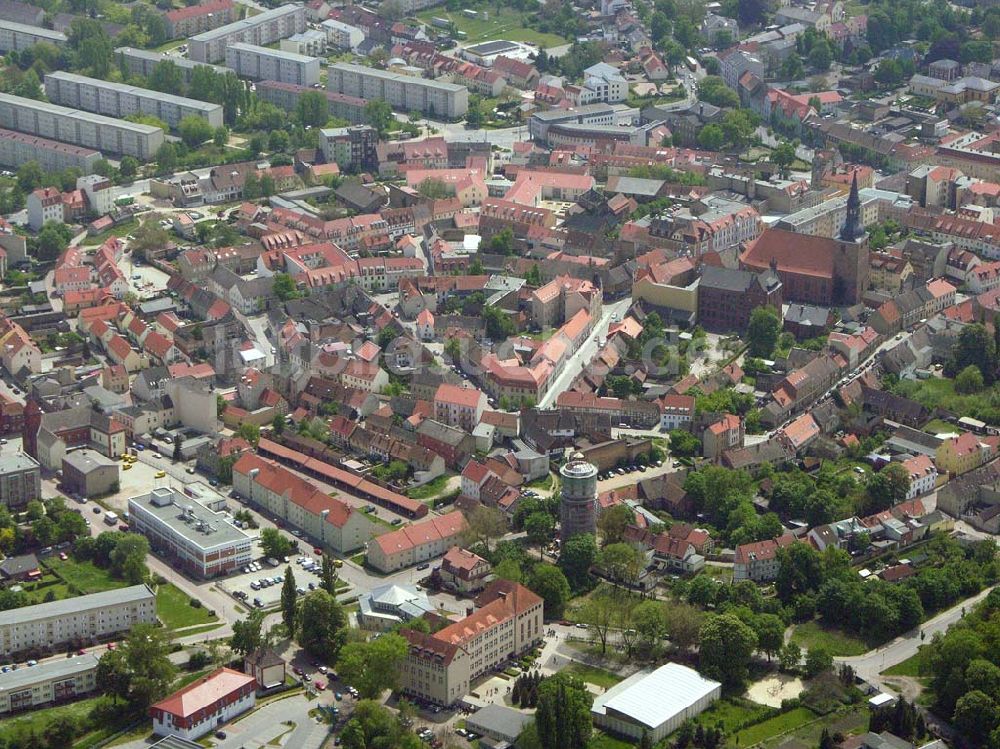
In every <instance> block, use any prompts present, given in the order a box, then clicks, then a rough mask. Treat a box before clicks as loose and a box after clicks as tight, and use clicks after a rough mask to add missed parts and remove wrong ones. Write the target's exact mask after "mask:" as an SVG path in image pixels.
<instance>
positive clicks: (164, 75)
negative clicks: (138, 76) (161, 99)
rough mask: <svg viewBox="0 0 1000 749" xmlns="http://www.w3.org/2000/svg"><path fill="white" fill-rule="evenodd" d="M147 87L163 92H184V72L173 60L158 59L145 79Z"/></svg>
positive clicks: (177, 94) (177, 93) (179, 93)
mask: <svg viewBox="0 0 1000 749" xmlns="http://www.w3.org/2000/svg"><path fill="white" fill-rule="evenodd" d="M146 85H147V87H149V88H151V89H153V90H154V91H162V92H163V93H165V94H173V95H175V96H180V95H182V94H183V93H184V72H183V71H182V70H181V69H180V67H179V66H178V65H177V63H175V62H174V61H173V60H160V61H159V62H158V63H156V65H155V66H154V67H153V71H152V72H151V73H150V74H149V78H148V79H146Z"/></svg>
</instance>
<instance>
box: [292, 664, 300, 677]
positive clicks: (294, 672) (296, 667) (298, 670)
mask: <svg viewBox="0 0 1000 749" xmlns="http://www.w3.org/2000/svg"><path fill="white" fill-rule="evenodd" d="M292 673H293V674H295V675H296V676H302V669H301V668H299V667H298V666H293V667H292Z"/></svg>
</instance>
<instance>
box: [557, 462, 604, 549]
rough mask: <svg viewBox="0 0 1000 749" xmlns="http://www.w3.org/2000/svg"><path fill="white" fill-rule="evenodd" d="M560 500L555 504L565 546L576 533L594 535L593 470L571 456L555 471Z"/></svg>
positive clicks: (594, 489) (595, 527) (595, 511)
mask: <svg viewBox="0 0 1000 749" xmlns="http://www.w3.org/2000/svg"><path fill="white" fill-rule="evenodd" d="M559 475H560V476H561V477H562V501H561V502H560V503H559V521H560V524H561V525H562V533H561V538H562V542H563V543H566V541H568V540H569V539H570V538H572V537H573V536H576V535H578V534H580V533H593V534H596V533H597V467H596V466H594V465H593V464H591V463H588V462H587V461H586V460H584V459H583V455H581V454H580V453H573V455H572V456H570V459H569V462H567V463H566V465H564V466H563V467H562V468H560V469H559Z"/></svg>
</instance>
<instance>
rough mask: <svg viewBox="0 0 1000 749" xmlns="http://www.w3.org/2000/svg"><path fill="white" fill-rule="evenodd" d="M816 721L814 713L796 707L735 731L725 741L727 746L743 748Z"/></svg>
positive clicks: (805, 708) (807, 709) (804, 708)
mask: <svg viewBox="0 0 1000 749" xmlns="http://www.w3.org/2000/svg"><path fill="white" fill-rule="evenodd" d="M814 720H816V713H814V712H813V711H812V710H810V709H809V708H807V707H796V708H794V709H793V710H789V711H788V712H785V713H781V714H779V715H775V716H774V717H773V718H768V719H767V720H765V721H762V722H760V723H755V724H754V725H752V726H748V727H746V728H744V729H742V730H740V731H737V732H736V733H734V734H733V735H732V737H731V738H729V740H728V741H727V746H732V747H743V746H753V745H754V744H757V743H760V742H761V741H766V740H767V739H770V738H773V737H774V736H779V735H781V734H784V733H788V732H789V731H794V730H795V729H797V728H801V727H802V726H804V725H805V724H807V723H810V722H812V721H814Z"/></svg>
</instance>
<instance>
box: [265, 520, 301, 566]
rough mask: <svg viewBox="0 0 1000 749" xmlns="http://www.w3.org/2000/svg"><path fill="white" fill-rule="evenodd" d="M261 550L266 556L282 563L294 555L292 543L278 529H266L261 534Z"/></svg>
mask: <svg viewBox="0 0 1000 749" xmlns="http://www.w3.org/2000/svg"><path fill="white" fill-rule="evenodd" d="M260 548H261V551H263V552H264V556H265V557H268V558H270V559H277V560H278V561H281V560H282V559H283V558H284V557H287V556H288V555H289V554H291V553H292V549H293V548H294V546H293V544H292V542H291V541H290V540H289V539H288V537H287V536H285V535H284V534H283V533H282V532H281V531H279V530H278V529H277V528H264V529H262V530H261V532H260Z"/></svg>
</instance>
